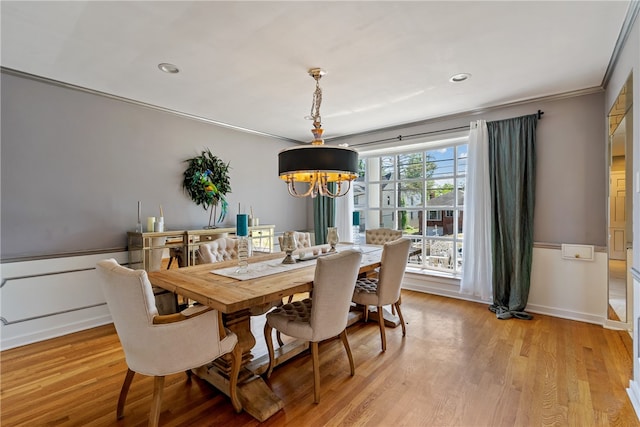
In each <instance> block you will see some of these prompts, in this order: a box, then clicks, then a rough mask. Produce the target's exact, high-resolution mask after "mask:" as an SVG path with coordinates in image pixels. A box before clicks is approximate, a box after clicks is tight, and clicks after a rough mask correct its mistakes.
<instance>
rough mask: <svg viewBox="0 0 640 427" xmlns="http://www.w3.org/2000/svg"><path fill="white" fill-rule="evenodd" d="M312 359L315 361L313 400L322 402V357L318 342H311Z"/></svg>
mask: <svg viewBox="0 0 640 427" xmlns="http://www.w3.org/2000/svg"><path fill="white" fill-rule="evenodd" d="M311 361H312V363H313V402H314V403H320V358H319V357H318V343H317V342H311Z"/></svg>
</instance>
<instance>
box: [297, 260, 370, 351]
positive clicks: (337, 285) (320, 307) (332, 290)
mask: <svg viewBox="0 0 640 427" xmlns="http://www.w3.org/2000/svg"><path fill="white" fill-rule="evenodd" d="M361 260H362V253H361V252H360V251H356V250H352V249H349V250H346V251H341V252H338V253H337V254H335V255H328V256H324V257H320V258H318V260H317V264H316V271H315V276H314V279H313V297H312V299H313V306H312V308H311V316H310V319H309V323H310V325H311V329H313V337H312V339H311V341H321V340H324V339H328V338H332V337H335V336H337V335H339V334H340V333H341V332H342V331H343V330H344V329H345V328H346V327H347V321H348V319H349V308H350V306H351V297H352V296H353V291H354V289H355V285H356V279H357V278H358V272H359V271H360V262H361Z"/></svg>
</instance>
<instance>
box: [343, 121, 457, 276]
mask: <svg viewBox="0 0 640 427" xmlns="http://www.w3.org/2000/svg"><path fill="white" fill-rule="evenodd" d="M465 145H468V131H464V132H457V133H456V134H449V135H447V136H446V137H443V136H440V137H439V138H431V139H429V140H426V139H424V140H416V141H415V142H414V143H410V144H405V145H402V146H398V145H394V146H382V147H381V146H377V147H375V148H369V149H362V150H361V149H358V147H355V148H356V150H358V152H359V154H360V158H361V160H363V161H365V163H366V173H365V179H364V180H363V181H361V182H360V183H359V185H362V186H364V197H363V196H361V198H362V200H363V202H364V203H362V204H360V205H356V206H355V210H356V211H358V212H360V215H361V218H364V221H363V222H364V224H365V226H366V227H367V228H378V227H389V228H393V229H398V221H399V220H400V218H399V217H401V216H402V215H403V214H402V213H403V212H406V215H405V216H406V217H409V218H411V219H412V220H414V219H415V218H416V217H419V216H420V211H422V222H423V223H422V226H421V229H422V233H421V234H418V235H416V234H406V236H407V237H410V238H412V240H413V241H414V245H415V246H420V247H421V249H422V255H421V256H420V257H412V258H410V260H409V266H410V267H413V268H417V269H419V270H420V271H422V272H424V273H427V274H429V273H436V274H438V275H442V274H444V275H450V276H451V277H459V276H460V274H461V272H462V252H461V248H462V232H461V231H459V230H458V219H459V215H461V213H462V212H464V206H458V198H457V197H456V196H455V195H454V206H450V205H447V206H435V205H429V203H428V199H427V188H426V187H427V182H428V179H426V178H424V172H425V164H426V163H427V162H426V159H425V156H424V154H425V152H427V151H430V150H435V149H446V148H449V147H454V156H453V157H454V159H453V162H454V164H453V174H451V175H450V176H449V175H447V176H438V177H436V178H431V179H432V180H433V179H442V180H452V181H453V182H454V183H455V184H454V189H455V188H458V183H459V182H460V180H461V179H466V170H465V173H462V172H460V170H459V160H460V157H459V152H458V150H459V149H458V147H460V146H465ZM466 151H467V152H468V148H467V149H466ZM412 153H422V155H423V158H422V164H423V178H422V179H421V180H420V181H421V182H423V183H424V184H423V196H422V203H421V204H419V205H418V206H399V205H400V203H398V201H397V200H395V199H396V196H395V195H397V194H398V185H399V184H400V183H402V182H404V181H405V180H403V179H400V178H399V177H398V173H397V162H398V155H400V154H412ZM391 156H393V167H394V170H395V171H396V173H395V177H394V179H392V180H386V179H384V177H381V176H380V158H382V157H391ZM389 181H390V182H389ZM389 184H392V185H393V189H392V191H389V190H387V191H386V194H385V191H384V190H382V188H383V187H384V186H388V185H389ZM465 186H466V184H465ZM454 191H455V190H454ZM386 196H388V198H389V202H390V206H387V204H386V202H387V200H386V198H385V197H386ZM429 211H436V212H439V213H440V218H439V219H429V214H428V212H429ZM450 211H453V227H454V228H453V230H454V232H453V233H452V234H450V235H447V236H442V235H433V234H431V235H430V234H429V230H431V228H434V227H431V228H429V227H427V222H428V221H440V222H443V218H444V217H445V216H447V215H446V214H447V213H448V212H450ZM449 218H451V217H449ZM436 227H437V226H436ZM431 231H432V232H433V231H437V229H436V230H431ZM361 232H362V233H363V232H364V227H363V228H362V230H361ZM360 240H361V241H362V242H364V236H361V239H360ZM439 243H440V246H442V245H441V243H444V244H445V245H450V249H449V252H450V253H451V255H450V257H449V259H448V260H447V261H446V265H444V264H443V260H444V259H445V258H446V256H444V255H443V254H435V252H434V253H432V252H431V251H430V249H431V248H434V247H437V246H438V244H439ZM453 248H457V250H453Z"/></svg>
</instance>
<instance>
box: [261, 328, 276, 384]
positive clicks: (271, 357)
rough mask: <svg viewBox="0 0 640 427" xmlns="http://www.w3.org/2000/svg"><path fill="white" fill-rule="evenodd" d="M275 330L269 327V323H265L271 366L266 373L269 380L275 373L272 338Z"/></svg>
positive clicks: (265, 338) (265, 335)
mask: <svg viewBox="0 0 640 427" xmlns="http://www.w3.org/2000/svg"><path fill="white" fill-rule="evenodd" d="M272 330H273V328H272V327H271V325H269V322H265V324H264V340H265V342H266V343H267V350H268V351H269V366H267V370H266V371H265V375H266V377H267V378H269V377H270V376H271V372H272V371H273V359H275V353H274V351H273V340H272V338H271V331H272Z"/></svg>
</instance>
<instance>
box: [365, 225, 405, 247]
mask: <svg viewBox="0 0 640 427" xmlns="http://www.w3.org/2000/svg"><path fill="white" fill-rule="evenodd" d="M364 233H365V242H366V243H367V244H368V245H384V244H385V243H387V242H392V241H394V240H396V239H399V238H400V237H402V231H400V230H392V229H390V228H374V229H371V230H365V232H364Z"/></svg>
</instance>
